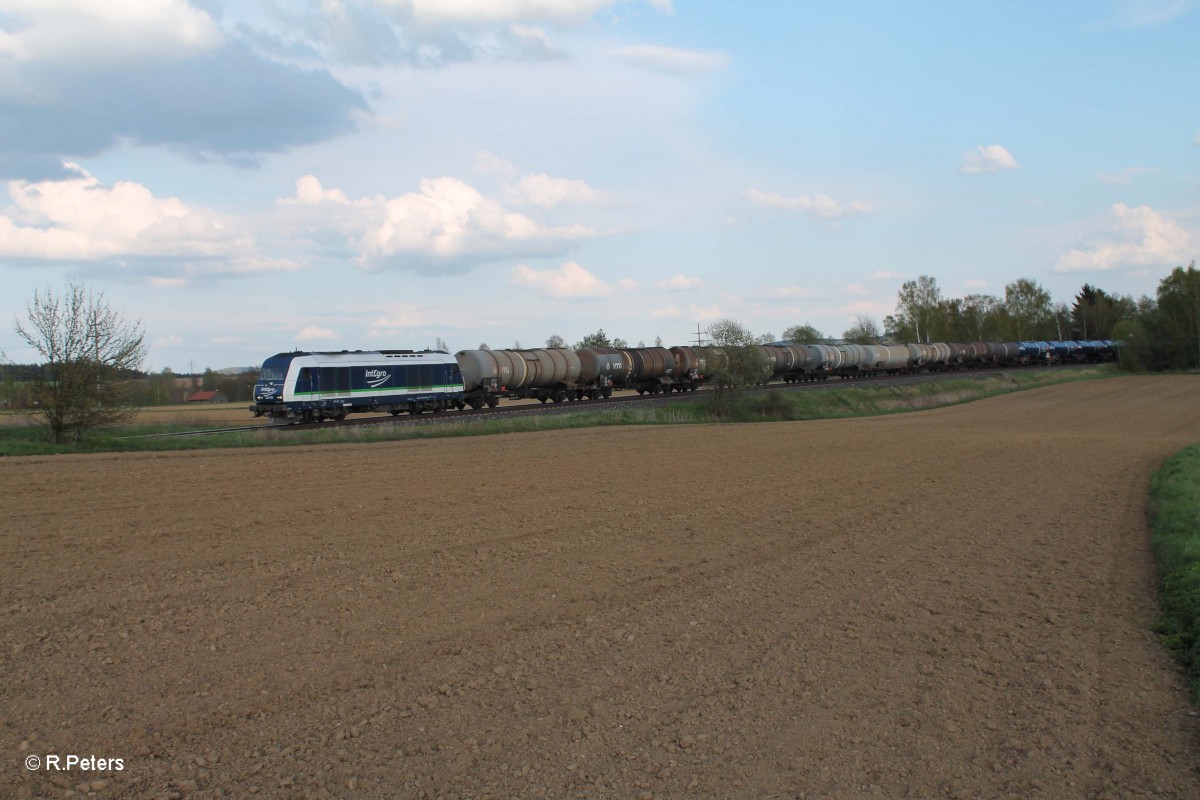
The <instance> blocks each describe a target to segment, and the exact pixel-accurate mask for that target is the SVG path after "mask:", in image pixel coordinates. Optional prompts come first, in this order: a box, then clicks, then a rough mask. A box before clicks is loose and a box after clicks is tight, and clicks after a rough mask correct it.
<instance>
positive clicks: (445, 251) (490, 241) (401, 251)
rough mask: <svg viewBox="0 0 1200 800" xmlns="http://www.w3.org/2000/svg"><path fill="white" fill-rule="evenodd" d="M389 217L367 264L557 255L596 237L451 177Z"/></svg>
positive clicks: (398, 202)
mask: <svg viewBox="0 0 1200 800" xmlns="http://www.w3.org/2000/svg"><path fill="white" fill-rule="evenodd" d="M383 217H384V218H383V220H382V222H381V223H379V224H378V225H377V226H372V229H371V230H368V231H367V233H366V235H365V236H364V237H363V238H362V240H361V251H362V256H363V261H364V263H368V264H370V263H371V262H372V261H373V260H377V259H383V260H404V259H405V258H413V259H416V260H417V261H424V262H433V263H437V264H442V265H446V266H452V265H454V264H456V263H457V264H462V263H465V262H470V261H486V260H490V259H494V258H497V257H500V256H504V255H552V254H555V253H561V252H565V251H566V250H567V249H569V248H570V247H571V246H572V245H573V244H574V243H575V242H577V241H579V240H581V239H585V238H588V237H591V236H594V235H595V232H594V231H592V230H591V229H590V228H588V227H587V226H584V225H578V224H576V225H567V226H545V225H542V224H540V223H539V222H537V221H536V220H534V219H533V218H531V217H528V216H526V215H524V214H518V213H515V212H511V211H507V210H506V209H505V208H504V207H503V206H501V205H500V204H499V203H498V202H496V201H495V200H491V199H488V198H486V197H484V196H483V195H482V194H480V193H479V191H477V190H476V189H475V188H473V187H472V186H470V185H468V184H467V183H465V182H463V181H461V180H459V179H458V178H449V177H442V178H427V179H424V180H422V181H421V185H420V191H418V192H410V193H408V194H405V195H401V196H400V197H395V198H392V199H390V200H387V201H385V202H384V204H383Z"/></svg>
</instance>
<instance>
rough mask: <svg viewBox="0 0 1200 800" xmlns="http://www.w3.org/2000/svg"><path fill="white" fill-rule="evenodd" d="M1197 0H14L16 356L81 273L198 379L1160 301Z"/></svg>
mask: <svg viewBox="0 0 1200 800" xmlns="http://www.w3.org/2000/svg"><path fill="white" fill-rule="evenodd" d="M1198 5H1200V3H1197V2H1190V1H1189V0H1113V1H1112V2H1101V1H1097V2H1054V3H1045V2H1028V3H1026V2H1009V3H989V4H984V3H963V2H912V3H894V2H838V3H828V2H748V3H740V4H731V3H719V2H703V3H702V2H684V0H636V1H635V0H574V1H572V0H353V1H348V2H339V0H325V1H324V2H292V1H290V0H289V1H288V2H285V1H284V0H256V1H251V0H245V1H244V2H243V1H240V0H191V2H188V1H187V0H108V2H104V3H95V2H92V1H91V0H0V143H2V146H0V181H3V184H4V186H3V194H2V195H0V285H3V287H4V290H3V294H2V295H0V297H2V300H0V312H4V316H5V318H6V319H8V320H10V321H9V322H8V323H6V324H4V325H3V326H0V350H3V351H4V353H5V356H6V357H7V358H8V359H10V360H13V361H17V362H22V361H31V360H33V354H32V352H31V351H30V350H29V349H28V348H27V347H25V345H24V344H23V343H22V342H21V341H20V340H19V338H18V337H17V336H16V334H15V333H14V332H13V330H12V328H13V326H12V322H11V320H12V319H13V317H14V315H16V316H23V315H24V312H25V306H26V303H27V301H28V299H29V297H30V296H31V295H32V293H33V292H34V290H36V289H40V288H44V287H47V286H49V287H52V288H57V287H61V286H62V285H63V284H64V282H65V281H68V280H80V281H83V282H84V283H86V284H88V285H90V286H92V287H94V288H97V289H102V290H103V291H104V292H105V293H106V295H107V297H108V299H109V301H110V302H111V304H112V305H113V306H114V307H116V308H118V309H120V310H121V311H123V312H125V313H126V314H128V315H129V316H130V317H132V318H139V319H141V321H142V323H143V325H144V327H145V330H146V334H147V340H148V341H149V342H150V343H151V360H150V363H149V364H148V365H147V366H148V367H149V368H150V369H154V370H158V369H162V368H163V367H171V368H173V369H175V370H176V371H183V370H187V369H188V368H189V367H193V368H195V369H202V368H204V367H213V368H217V369H219V368H222V367H229V366H241V365H251V364H257V363H260V362H261V361H262V360H263V359H264V358H265V357H266V356H268V355H271V354H273V353H276V352H279V351H283V350H291V349H295V348H301V349H339V350H340V349H356V348H363V349H366V348H384V347H387V348H406V347H411V348H421V347H426V346H432V345H434V343H435V342H436V341H437V340H438V339H441V340H443V341H445V342H446V343H447V344H448V345H449V346H450V347H451V348H452V349H454V350H457V349H462V348H469V347H476V346H477V345H478V344H480V343H481V342H486V343H487V344H489V345H490V346H492V347H512V346H514V345H515V344H517V343H519V344H520V345H522V346H525V347H534V346H542V345H543V344H544V343H545V340H546V338H547V337H548V336H550V335H551V334H558V335H560V336H562V337H563V338H564V339H566V340H567V341H568V342H573V341H576V340H578V339H579V338H581V337H582V336H583V335H584V334H587V333H590V332H592V331H595V330H596V329H598V328H603V329H604V330H605V331H607V332H608V333H609V334H610V335H613V336H620V337H622V338H624V339H626V340H628V341H629V342H630V343H633V344H636V343H638V342H639V341H641V342H645V343H646V344H652V343H653V342H654V340H655V339H656V337H660V338H661V339H662V340H663V342H664V343H666V344H668V345H670V344H683V343H686V342H687V341H689V340H690V339H692V338H693V337H694V335H695V331H696V328H697V326H700V327H704V326H707V325H708V324H710V323H711V322H713V321H715V320H716V319H719V318H725V317H728V318H733V319H736V320H739V321H741V322H742V323H743V324H745V325H746V326H747V327H749V328H750V329H751V330H752V331H753V332H755V333H756V334H763V333H772V334H774V335H776V336H778V335H779V334H781V333H782V331H783V330H784V328H786V327H788V326H790V325H795V324H799V323H804V322H808V323H811V324H813V325H815V326H816V327H817V328H819V329H820V330H822V331H824V332H825V333H826V334H827V335H835V336H836V335H840V333H841V332H842V331H843V330H845V329H846V328H848V327H850V325H851V324H853V323H854V321H855V318H856V316H857V315H859V314H865V315H867V316H870V317H872V318H874V319H875V320H876V321H882V318H883V316H884V315H886V314H888V313H891V312H892V311H893V310H894V308H895V303H896V293H897V290H898V289H899V287H900V284H901V283H902V282H903V281H904V280H907V279H911V278H915V277H916V276H918V275H921V274H928V275H932V276H934V277H935V278H937V280H938V282H939V284H940V286H941V287H942V290H943V292H944V294H946V295H948V296H959V297H961V296H963V295H966V294H970V293H988V294H994V295H997V296H1003V293H1004V286H1005V284H1006V283H1009V282H1011V281H1013V280H1015V279H1017V278H1020V277H1027V278H1033V279H1035V280H1037V281H1039V282H1040V283H1041V284H1042V285H1043V286H1045V287H1046V288H1047V289H1048V290H1049V291H1050V292H1051V294H1052V295H1053V297H1054V299H1055V301H1056V302H1070V300H1071V298H1072V297H1073V295H1074V294H1075V293H1076V292H1077V291H1078V290H1079V287H1080V286H1081V285H1082V284H1083V283H1085V282H1088V283H1091V284H1093V285H1097V286H1100V287H1101V288H1103V289H1105V290H1106V291H1109V292H1121V293H1128V294H1133V295H1135V296H1139V295H1142V294H1150V295H1153V294H1154V291H1155V288H1156V287H1157V285H1158V282H1159V281H1160V280H1161V279H1162V277H1163V276H1165V275H1166V274H1167V273H1168V272H1169V271H1170V270H1171V269H1172V268H1173V267H1175V266H1179V265H1186V264H1187V263H1188V262H1190V261H1191V260H1193V259H1195V258H1196V257H1197V252H1198V251H1200V169H1198V166H1200V104H1198V103H1197V97H1198V93H1197V90H1196V84H1197V81H1198V78H1200V69H1198V67H1200V54H1198V53H1200V51H1197V49H1196V45H1195V43H1196V41H1197V40H1198V39H1200V36H1198V34H1200V8H1198V7H1197V6H1198Z"/></svg>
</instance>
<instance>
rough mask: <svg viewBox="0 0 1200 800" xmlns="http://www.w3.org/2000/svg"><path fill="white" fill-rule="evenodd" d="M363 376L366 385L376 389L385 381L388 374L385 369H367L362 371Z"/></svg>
mask: <svg viewBox="0 0 1200 800" xmlns="http://www.w3.org/2000/svg"><path fill="white" fill-rule="evenodd" d="M363 377H365V378H366V379H367V385H368V386H370V387H371V388H372V389H378V388H379V387H380V386H382V385H383V384H385V383H386V382H387V379H388V378H389V377H391V376H390V374H389V373H388V371H387V370H385V369H369V370H367V371H366V372H365V373H363Z"/></svg>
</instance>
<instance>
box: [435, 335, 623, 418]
mask: <svg viewBox="0 0 1200 800" xmlns="http://www.w3.org/2000/svg"><path fill="white" fill-rule="evenodd" d="M454 357H455V359H456V360H457V361H458V364H459V366H460V368H461V369H462V374H463V384H464V401H465V402H466V403H467V405H469V406H471V407H472V408H482V407H483V406H484V405H485V404H486V405H488V406H490V407H492V408H494V407H495V406H496V405H497V403H499V401H500V400H501V399H503V398H509V399H521V398H533V399H535V400H540V401H541V402H543V403H545V402H546V401H548V400H553V401H554V402H555V403H561V402H562V401H564V400H583V399H584V398H587V399H590V400H596V399H599V398H601V397H611V396H612V390H613V386H614V385H615V384H616V382H617V381H618V380H621V379H623V378H624V376H625V375H627V374H628V372H629V362H628V360H627V359H626V358H625V357H624V355H623V354H622V352H621V351H620V350H617V349H614V348H592V349H588V350H570V349H568V348H563V347H555V348H541V349H533V350H460V351H459V352H458V353H456V354H455V356H454Z"/></svg>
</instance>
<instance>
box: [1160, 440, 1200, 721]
mask: <svg viewBox="0 0 1200 800" xmlns="http://www.w3.org/2000/svg"><path fill="white" fill-rule="evenodd" d="M1147 511H1148V514H1149V517H1150V525H1151V527H1152V528H1153V531H1154V538H1153V542H1154V553H1155V556H1156V557H1157V559H1158V574H1159V579H1160V586H1159V604H1160V606H1161V608H1162V617H1161V618H1160V619H1159V621H1158V625H1157V630H1158V632H1159V633H1161V634H1162V636H1163V640H1164V642H1165V643H1166V645H1167V647H1169V648H1170V649H1171V650H1172V651H1174V653H1175V655H1176V657H1177V658H1178V659H1179V661H1180V663H1182V664H1183V666H1184V668H1185V669H1187V672H1188V678H1189V681H1190V685H1191V696H1192V702H1193V703H1195V704H1197V705H1200V444H1194V445H1192V446H1191V447H1189V448H1187V449H1185V450H1183V451H1181V452H1179V453H1176V454H1175V455H1174V456H1172V457H1171V458H1169V459H1167V460H1166V461H1165V462H1163V465H1162V467H1161V468H1160V469H1159V470H1158V472H1156V473H1154V477H1152V478H1151V479H1150V502H1149V506H1148V509H1147Z"/></svg>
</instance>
